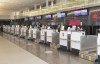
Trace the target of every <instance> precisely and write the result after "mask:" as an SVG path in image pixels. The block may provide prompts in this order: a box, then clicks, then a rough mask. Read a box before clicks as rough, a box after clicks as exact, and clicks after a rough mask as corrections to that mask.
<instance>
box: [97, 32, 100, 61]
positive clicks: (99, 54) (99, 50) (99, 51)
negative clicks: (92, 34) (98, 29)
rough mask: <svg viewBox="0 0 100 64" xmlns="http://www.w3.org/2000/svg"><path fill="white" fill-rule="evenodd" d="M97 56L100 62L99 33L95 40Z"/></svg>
mask: <svg viewBox="0 0 100 64" xmlns="http://www.w3.org/2000/svg"><path fill="white" fill-rule="evenodd" d="M97 55H98V59H99V61H100V33H98V38H97Z"/></svg>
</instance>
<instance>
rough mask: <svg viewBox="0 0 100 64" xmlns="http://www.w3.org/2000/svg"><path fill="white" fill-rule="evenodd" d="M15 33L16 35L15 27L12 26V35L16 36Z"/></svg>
mask: <svg viewBox="0 0 100 64" xmlns="http://www.w3.org/2000/svg"><path fill="white" fill-rule="evenodd" d="M14 33H15V26H12V27H11V35H14Z"/></svg>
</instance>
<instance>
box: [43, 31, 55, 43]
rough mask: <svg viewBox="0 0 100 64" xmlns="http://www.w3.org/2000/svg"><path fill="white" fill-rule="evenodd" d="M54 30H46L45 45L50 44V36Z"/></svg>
mask: <svg viewBox="0 0 100 64" xmlns="http://www.w3.org/2000/svg"><path fill="white" fill-rule="evenodd" d="M53 32H54V30H53V29H46V42H45V43H46V44H49V45H50V44H51V43H52V34H53Z"/></svg>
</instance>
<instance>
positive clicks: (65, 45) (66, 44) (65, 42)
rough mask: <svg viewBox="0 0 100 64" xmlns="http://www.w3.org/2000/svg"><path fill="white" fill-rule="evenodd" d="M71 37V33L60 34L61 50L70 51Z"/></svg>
mask: <svg viewBox="0 0 100 64" xmlns="http://www.w3.org/2000/svg"><path fill="white" fill-rule="evenodd" d="M70 35H71V31H60V34H59V37H60V39H59V45H60V49H63V50H70Z"/></svg>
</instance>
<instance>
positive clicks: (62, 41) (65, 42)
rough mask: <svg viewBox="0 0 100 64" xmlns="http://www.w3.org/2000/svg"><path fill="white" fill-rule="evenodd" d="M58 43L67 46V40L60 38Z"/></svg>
mask: <svg viewBox="0 0 100 64" xmlns="http://www.w3.org/2000/svg"><path fill="white" fill-rule="evenodd" d="M60 45H61V46H66V47H67V40H63V39H60Z"/></svg>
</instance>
